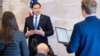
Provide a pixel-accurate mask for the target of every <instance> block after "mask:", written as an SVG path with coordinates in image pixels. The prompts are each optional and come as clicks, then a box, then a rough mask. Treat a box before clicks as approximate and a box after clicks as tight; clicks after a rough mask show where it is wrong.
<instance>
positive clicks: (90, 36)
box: [67, 16, 100, 56]
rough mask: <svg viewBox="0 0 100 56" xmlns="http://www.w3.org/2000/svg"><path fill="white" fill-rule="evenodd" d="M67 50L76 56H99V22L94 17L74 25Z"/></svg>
mask: <svg viewBox="0 0 100 56" xmlns="http://www.w3.org/2000/svg"><path fill="white" fill-rule="evenodd" d="M67 50H68V52H69V53H72V52H75V55H76V56H100V20H99V19H98V18H97V17H96V16H89V17H87V18H86V20H84V21H82V22H79V23H77V24H75V26H74V30H73V33H72V36H71V40H70V43H69V46H68V48H67Z"/></svg>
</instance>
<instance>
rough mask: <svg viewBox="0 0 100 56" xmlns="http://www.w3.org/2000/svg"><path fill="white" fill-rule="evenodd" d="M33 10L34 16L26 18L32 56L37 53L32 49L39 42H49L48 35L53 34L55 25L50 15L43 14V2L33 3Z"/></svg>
mask: <svg viewBox="0 0 100 56" xmlns="http://www.w3.org/2000/svg"><path fill="white" fill-rule="evenodd" d="M32 11H33V16H29V17H27V18H26V20H25V26H24V32H25V34H26V36H27V37H29V41H28V45H29V49H30V56H34V55H35V54H34V53H33V52H32V51H33V49H34V48H35V47H36V45H37V44H39V43H46V44H48V39H47V37H48V36H51V35H53V27H52V23H51V20H50V17H49V16H46V15H43V14H41V4H40V3H38V2H35V3H33V4H32ZM32 46H33V47H32ZM34 46H35V47H34Z"/></svg>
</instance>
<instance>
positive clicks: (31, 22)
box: [30, 16, 34, 29]
mask: <svg viewBox="0 0 100 56" xmlns="http://www.w3.org/2000/svg"><path fill="white" fill-rule="evenodd" d="M33 19H34V18H33V16H32V17H31V18H30V20H31V21H30V24H31V26H32V28H33V29H34V24H33V22H34V21H33Z"/></svg>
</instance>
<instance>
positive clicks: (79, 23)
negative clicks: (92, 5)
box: [75, 20, 85, 26]
mask: <svg viewBox="0 0 100 56" xmlns="http://www.w3.org/2000/svg"><path fill="white" fill-rule="evenodd" d="M83 24H85V20H83V21H80V22H77V23H76V24H75V25H76V26H79V25H83Z"/></svg>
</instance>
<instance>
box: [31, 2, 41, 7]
mask: <svg viewBox="0 0 100 56" xmlns="http://www.w3.org/2000/svg"><path fill="white" fill-rule="evenodd" d="M37 4H38V5H39V6H40V7H41V4H40V3H39V2H34V3H32V6H31V8H33V7H34V6H35V5H37Z"/></svg>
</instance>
